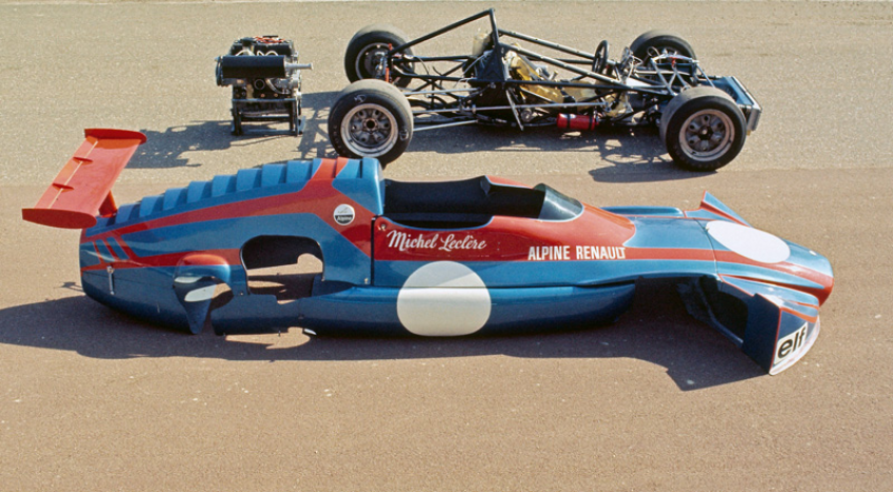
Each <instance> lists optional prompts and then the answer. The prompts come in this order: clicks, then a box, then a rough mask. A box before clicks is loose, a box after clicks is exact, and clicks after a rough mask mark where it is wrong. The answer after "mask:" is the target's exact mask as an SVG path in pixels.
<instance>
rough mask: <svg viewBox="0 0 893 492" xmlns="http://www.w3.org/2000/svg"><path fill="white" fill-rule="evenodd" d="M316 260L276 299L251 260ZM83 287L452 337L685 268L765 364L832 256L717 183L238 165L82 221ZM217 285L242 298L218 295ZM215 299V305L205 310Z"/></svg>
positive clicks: (319, 322)
mask: <svg viewBox="0 0 893 492" xmlns="http://www.w3.org/2000/svg"><path fill="white" fill-rule="evenodd" d="M302 253H310V254H312V255H313V256H316V257H318V258H319V259H320V260H321V262H322V265H323V266H322V271H321V272H320V273H319V274H318V275H315V277H314V278H313V279H312V285H311V286H309V287H308V289H307V290H306V291H305V292H304V293H303V294H301V295H299V296H296V298H294V299H290V300H289V302H280V301H281V300H280V299H277V297H276V296H275V295H271V294H264V293H261V292H259V291H257V290H255V289H253V288H252V287H251V286H250V285H249V283H250V282H249V280H250V270H251V269H252V268H257V267H264V266H273V265H281V264H286V263H294V262H295V261H296V259H297V257H298V256H299V255H300V254H302ZM80 264H81V275H82V282H83V287H84V291H85V292H86V293H87V294H88V295H89V296H90V297H92V298H94V299H96V300H98V301H99V302H101V303H103V304H106V305H108V306H111V307H113V308H116V309H119V310H121V311H124V312H127V313H130V314H132V315H136V316H139V317H142V318H145V319H149V320H151V321H154V322H158V323H161V324H165V325H169V326H174V327H180V328H182V329H185V330H188V331H191V332H193V333H197V332H199V331H200V330H201V329H202V327H203V326H204V325H205V324H206V322H207V320H208V319H209V313H210V322H211V325H212V326H213V327H214V329H215V330H216V331H217V332H218V333H239V332H268V331H273V332H275V331H277V330H283V329H287V328H289V327H292V326H300V327H303V328H305V329H307V330H311V331H312V332H314V333H317V334H415V335H427V336H456V335H468V334H472V333H504V332H509V331H512V332H516V331H522V330H528V331H529V330H540V331H542V330H549V329H566V328H569V327H575V326H586V325H591V324H595V323H600V322H609V321H612V320H613V319H615V318H616V317H618V316H619V315H620V314H621V313H623V312H624V311H625V310H626V309H627V308H628V307H629V305H630V303H631V301H632V296H633V293H634V290H635V281H636V280H637V279H639V278H671V279H677V280H678V283H679V289H680V292H682V293H683V297H684V298H685V299H686V305H687V306H688V307H689V310H690V311H691V312H692V314H694V315H695V316H696V317H698V318H700V319H703V320H704V321H706V322H708V323H710V324H711V325H713V326H715V327H716V328H717V329H719V330H720V331H721V332H722V333H723V334H725V335H726V336H727V337H729V339H730V340H732V341H733V342H734V343H735V344H737V345H738V346H739V347H741V348H742V350H744V352H745V353H747V354H748V355H749V356H750V357H752V358H753V359H754V360H755V361H756V362H758V363H759V364H760V365H761V366H762V367H763V368H764V369H766V370H767V371H769V372H770V373H777V372H778V371H780V370H782V369H784V368H786V367H789V366H790V365H791V364H793V362H796V360H797V359H799V358H800V357H802V355H803V354H805V353H806V351H807V350H808V348H809V347H810V346H811V345H812V343H813V342H814V340H815V337H816V336H817V334H818V330H819V322H818V308H819V305H820V304H821V303H822V302H824V300H825V299H826V298H827V297H828V295H829V294H830V292H831V289H832V286H833V275H832V271H831V267H830V264H829V263H828V261H827V260H826V259H825V258H824V257H822V256H820V255H818V254H817V253H815V252H813V251H811V250H808V249H806V248H803V247H800V246H797V245H795V244H793V243H790V242H787V241H784V240H782V239H780V238H778V237H776V236H774V235H771V234H769V233H766V232H763V231H760V230H757V229H754V228H752V227H751V226H750V225H749V224H747V223H746V222H745V221H744V220H743V219H741V218H740V217H739V216H737V214H735V213H734V212H733V211H731V210H730V209H728V207H726V206H725V205H723V204H722V203H721V202H719V201H718V200H716V199H715V198H714V197H712V196H710V195H709V194H706V195H705V197H704V199H703V201H702V204H701V207H700V208H698V209H697V210H694V211H687V212H686V211H682V210H679V209H675V208H669V207H616V208H612V209H599V208H596V207H592V206H589V205H585V204H582V203H580V202H578V201H576V200H574V199H572V198H569V197H566V196H564V195H561V194H560V193H558V192H557V191H555V190H552V189H551V188H549V187H547V186H544V185H539V186H537V187H535V188H529V187H526V186H523V185H519V184H515V183H511V182H508V181H505V180H501V179H498V178H490V177H480V178H475V179H471V180H465V181H455V182H446V183H402V182H396V181H391V180H386V179H383V178H382V176H381V171H380V167H379V164H378V162H377V161H375V160H374V159H368V158H367V159H362V160H348V159H343V158H339V159H316V160H314V161H311V162H307V161H293V162H288V163H286V164H272V165H265V166H262V167H260V168H255V169H246V170H241V171H239V172H238V173H236V174H235V175H230V176H217V177H215V178H214V179H212V180H210V181H202V182H193V183H190V184H189V185H188V186H186V187H182V188H174V189H171V190H168V191H167V192H165V193H164V194H161V195H157V196H150V197H146V198H143V199H142V200H141V201H140V202H138V203H135V204H131V205H125V206H122V207H121V208H120V209H118V210H117V211H116V212H114V213H109V214H106V216H98V217H97V218H96V224H95V225H93V226H92V227H89V228H87V229H85V230H84V231H83V234H82V237H81V244H80ZM219 284H225V285H226V286H227V287H228V288H229V289H230V291H231V292H232V299H231V300H229V302H228V303H226V304H225V305H223V306H220V307H217V306H215V305H213V303H214V301H215V299H214V293H215V289H217V288H218V286H219ZM212 307H214V309H212Z"/></svg>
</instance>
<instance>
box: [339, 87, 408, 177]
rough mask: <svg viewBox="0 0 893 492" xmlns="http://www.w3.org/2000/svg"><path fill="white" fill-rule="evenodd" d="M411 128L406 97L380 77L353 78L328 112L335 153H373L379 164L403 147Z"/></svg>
mask: <svg viewBox="0 0 893 492" xmlns="http://www.w3.org/2000/svg"><path fill="white" fill-rule="evenodd" d="M412 131H413V121H412V109H411V108H410V106H409V100H407V99H406V96H404V95H403V93H402V92H400V90H399V89H397V88H396V87H394V86H392V85H390V84H388V83H386V82H384V81H382V80H376V79H371V80H360V81H357V82H354V83H353V84H351V85H350V86H348V87H347V88H346V89H344V91H342V92H341V94H340V95H339V96H338V99H337V100H336V101H335V104H333V105H332V110H331V112H330V113H329V140H331V142H332V146H333V147H334V148H335V151H336V152H338V155H342V156H345V157H353V158H359V157H375V158H377V159H378V160H379V162H380V163H381V165H382V167H384V166H385V165H386V164H388V163H389V162H391V161H393V160H395V159H397V158H398V157H400V155H402V154H403V152H404V151H406V148H407V147H408V146H409V142H410V140H412Z"/></svg>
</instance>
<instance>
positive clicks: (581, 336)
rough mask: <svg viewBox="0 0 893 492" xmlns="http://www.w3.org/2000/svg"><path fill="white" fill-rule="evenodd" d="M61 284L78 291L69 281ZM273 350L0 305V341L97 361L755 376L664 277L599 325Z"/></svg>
mask: <svg viewBox="0 0 893 492" xmlns="http://www.w3.org/2000/svg"><path fill="white" fill-rule="evenodd" d="M63 287H65V288H68V289H76V286H75V285H74V284H72V283H66V285H64V286H63ZM284 337H287V338H288V341H297V342H299V344H298V345H297V346H287V347H284V348H283V347H277V346H276V345H278V343H279V342H280V341H281V339H280V338H279V337H278V336H277V335H276V334H269V335H237V336H234V335H230V336H227V337H217V336H215V335H214V334H213V332H212V331H211V330H208V329H206V330H205V331H204V332H203V333H202V334H201V335H198V336H192V335H187V334H184V333H181V332H178V331H172V330H170V329H165V328H161V327H158V326H154V325H149V324H147V323H144V322H141V321H139V320H135V319H133V318H130V317H128V316H126V315H123V314H121V313H118V312H116V311H113V310H110V309H108V308H106V307H104V306H102V305H100V304H98V303H96V302H94V301H92V300H90V299H89V298H87V297H85V296H76V297H67V298H64V299H59V300H53V301H46V302H40V303H34V304H26V305H21V306H14V307H10V308H6V309H3V310H0V343H2V344H9V345H19V346H26V347H36V348H44V349H53V350H62V351H71V352H76V353H78V354H80V355H82V356H85V357H91V358H97V359H130V358H139V357H153V358H160V357H196V358H212V359H224V360H232V361H271V362H272V361H282V362H294V361H344V360H393V359H427V358H449V357H474V356H486V355H497V354H498V355H507V356H511V357H520V358H531V359H539V358H588V359H593V358H596V359H624V358H632V359H638V360H642V361H647V362H650V363H653V364H656V365H658V366H661V367H663V368H665V369H666V372H667V375H668V376H670V378H672V379H673V381H674V382H675V383H676V385H677V386H678V388H679V389H680V390H682V391H690V390H696V389H703V388H709V387H713V386H718V385H723V384H728V383H732V382H737V381H742V380H746V379H749V378H753V377H757V376H761V375H763V374H764V373H763V372H762V370H760V368H759V367H758V366H757V365H756V364H754V363H753V362H752V361H750V359H748V358H747V356H745V355H744V354H743V353H742V352H740V351H739V350H738V349H737V348H736V347H735V346H734V345H733V344H732V343H731V342H729V341H728V340H726V339H725V338H723V336H722V335H720V334H719V333H717V332H715V331H713V330H712V329H711V328H709V327H708V326H706V325H703V324H701V323H699V322H698V321H695V320H694V319H692V318H690V317H689V316H688V314H687V313H686V311H685V308H684V306H683V304H682V301H681V300H680V299H679V297H678V295H676V293H675V292H674V291H673V290H672V289H667V288H666V283H653V282H642V283H641V284H640V285H639V286H638V287H637V292H636V297H635V300H634V303H633V308H632V309H631V310H630V311H629V312H628V313H626V314H624V315H623V316H621V318H620V319H619V320H618V322H617V323H615V324H613V325H611V326H606V327H593V328H591V329H583V330H576V331H563V332H554V333H544V334H536V335H533V334H524V335H511V336H491V337H482V336H479V337H475V336H471V337H464V338H415V337H406V338H390V337H388V338H385V337H382V338H375V337H372V338H370V337H363V338H352V337H306V336H304V335H303V334H300V332H299V331H298V330H297V329H292V330H290V331H289V333H288V334H285V335H284Z"/></svg>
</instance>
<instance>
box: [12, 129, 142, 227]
mask: <svg viewBox="0 0 893 492" xmlns="http://www.w3.org/2000/svg"><path fill="white" fill-rule="evenodd" d="M84 136H85V140H84V143H82V144H81V146H80V147H79V148H78V150H77V151H76V152H75V153H74V156H73V157H72V158H71V159H69V160H68V162H67V163H66V164H65V167H63V168H62V170H61V171H59V174H58V175H57V176H56V179H54V180H53V184H51V185H50V186H49V187H48V188H47V190H46V191H45V192H44V194H43V196H41V197H40V200H38V201H37V205H35V206H34V207H33V208H25V209H22V218H23V219H25V220H27V221H29V222H34V223H37V224H42V225H46V226H50V227H60V228H64V229H86V228H89V227H93V226H94V225H96V216H97V215H100V216H103V217H108V216H111V215H114V214H115V213H116V212H117V211H118V206H117V205H116V204H115V199H114V197H112V191H111V190H112V185H114V184H115V181H116V180H117V179H118V176H119V175H120V174H121V171H123V170H124V167H125V166H127V162H128V161H130V158H131V157H132V156H133V153H134V152H136V148H137V147H138V146H139V145H141V144H143V143H145V142H146V136H145V135H143V134H142V133H140V132H133V131H127V130H111V129H104V128H89V129H87V130H84Z"/></svg>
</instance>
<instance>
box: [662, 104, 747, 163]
mask: <svg viewBox="0 0 893 492" xmlns="http://www.w3.org/2000/svg"><path fill="white" fill-rule="evenodd" d="M660 135H661V140H663V141H664V142H665V143H666V145H667V151H668V152H669V153H670V157H672V158H673V161H674V162H675V163H676V164H677V165H679V166H680V167H682V168H684V169H688V170H690V171H715V170H717V169H719V168H721V167H722V166H725V165H726V164H728V163H729V162H731V161H732V159H734V158H735V157H736V156H737V155H738V153H739V152H741V148H742V147H744V140H745V138H746V136H747V133H746V124H745V119H744V114H743V113H742V112H741V109H739V108H738V105H736V104H735V102H734V101H733V100H732V98H731V97H729V95H728V94H726V93H725V92H723V91H721V90H719V89H716V88H714V87H695V88H693V89H689V90H687V91H684V92H682V93H680V94H679V95H677V96H676V97H674V98H673V99H671V100H670V102H669V104H667V106H666V108H664V111H663V114H662V115H661V118H660Z"/></svg>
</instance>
